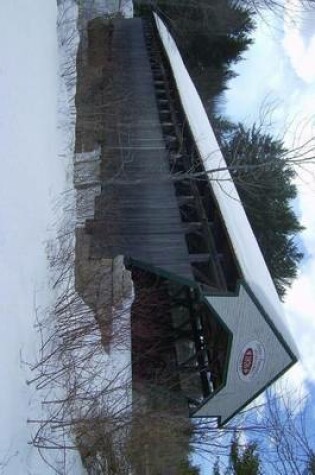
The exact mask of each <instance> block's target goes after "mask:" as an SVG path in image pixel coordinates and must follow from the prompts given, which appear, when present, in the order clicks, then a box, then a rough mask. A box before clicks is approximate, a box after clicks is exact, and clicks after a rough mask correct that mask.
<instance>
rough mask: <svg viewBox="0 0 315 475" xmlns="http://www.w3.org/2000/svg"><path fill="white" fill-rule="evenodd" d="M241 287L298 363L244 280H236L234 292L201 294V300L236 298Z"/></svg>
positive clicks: (293, 358)
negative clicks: (207, 298)
mask: <svg viewBox="0 0 315 475" xmlns="http://www.w3.org/2000/svg"><path fill="white" fill-rule="evenodd" d="M241 286H243V287H244V289H245V291H246V292H247V294H248V295H249V296H250V297H251V299H252V301H253V302H254V304H255V305H256V307H257V308H258V310H259V312H260V313H261V315H262V317H263V319H264V320H265V321H266V323H267V324H268V325H269V327H270V328H271V329H272V331H273V333H274V334H275V335H276V337H277V338H278V340H279V342H280V343H281V345H282V346H283V347H284V349H285V351H286V352H287V353H288V355H289V356H290V357H291V358H292V360H295V362H297V361H298V358H297V355H295V354H294V352H293V351H292V350H291V348H290V346H289V344H288V343H287V342H286V340H285V339H284V337H283V336H282V334H281V333H280V331H279V330H278V328H277V326H276V324H275V323H274V322H273V321H272V319H271V318H270V316H269V315H268V314H267V312H266V310H265V309H264V307H263V306H262V304H261V303H260V301H259V300H258V298H257V297H256V295H255V294H254V292H253V291H252V289H251V287H250V285H249V284H248V283H247V282H246V281H245V280H244V279H240V280H238V282H237V286H236V288H235V292H228V291H227V292H221V293H220V292H216V293H209V294H207V293H205V292H203V293H202V296H203V298H206V297H210V298H211V297H238V296H239V293H240V289H241ZM207 303H208V304H209V306H211V303H210V302H207ZM211 308H212V306H211ZM284 325H285V323H284Z"/></svg>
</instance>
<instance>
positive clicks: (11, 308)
mask: <svg viewBox="0 0 315 475" xmlns="http://www.w3.org/2000/svg"><path fill="white" fill-rule="evenodd" d="M67 7H68V8H67V14H65V15H64V19H65V17H67V22H68V23H67V25H66V26H65V27H64V32H63V31H59V34H60V35H61V37H63V38H64V37H65V36H64V34H65V32H66V31H67V32H70V31H71V34H73V33H74V32H73V24H75V18H73V17H72V18H70V17H69V15H73V14H76V8H75V6H74V2H68V5H67ZM60 8H61V7H60ZM59 21H60V22H61V23H59V30H60V29H61V25H63V24H64V23H63V20H61V19H60V17H59ZM56 22H57V8H56V1H55V0H45V2H43V1H42V0H12V1H10V2H0V29H1V35H2V36H1V44H0V57H1V66H0V101H1V110H0V124H1V125H0V143H1V157H2V159H1V174H0V203H1V208H0V218H1V230H2V232H1V239H0V261H1V269H2V272H1V275H0V279H1V280H0V301H1V315H0V325H1V327H0V339H1V342H0V374H1V379H2V388H1V393H0V407H1V412H0V473H3V474H6V475H7V474H8V475H10V474H12V475H19V474H26V473H30V474H32V475H37V474H38V475H43V474H48V473H55V471H54V470H52V469H51V468H49V467H48V465H47V464H46V463H45V462H44V461H43V460H42V458H41V457H40V455H39V453H38V451H37V450H36V449H35V448H34V447H33V446H32V445H30V444H29V441H30V440H31V427H30V425H29V424H28V423H27V418H29V417H36V418H39V417H41V414H42V411H41V408H40V407H39V406H38V396H37V394H36V393H35V392H34V388H33V386H29V385H27V384H26V380H27V379H29V378H30V377H31V376H32V375H31V373H30V371H29V366H28V365H29V363H31V362H32V361H34V359H35V358H36V355H37V349H38V346H39V335H38V333H37V332H36V330H35V329H34V323H35V319H36V314H37V310H38V309H39V308H45V307H47V306H49V305H50V304H51V299H52V294H51V291H50V286H49V269H48V261H47V257H46V244H45V243H46V241H47V240H48V239H49V238H53V237H54V236H55V233H56V230H55V222H56V219H58V216H59V215H60V213H62V208H61V210H60V207H58V206H54V204H55V203H56V199H57V197H58V196H59V195H60V194H61V193H62V192H63V191H64V190H65V187H66V186H68V183H69V177H70V174H71V170H70V171H69V170H68V167H69V164H70V161H69V160H70V158H71V155H69V150H70V149H69V147H70V145H71V143H73V130H74V129H73V124H74V121H73V116H71V114H72V113H73V106H74V103H73V97H72V98H71V97H70V98H69V91H70V89H71V88H72V91H73V87H74V86H75V82H74V81H75V77H72V84H71V85H70V82H71V81H70V78H69V74H65V69H64V64H62V61H61V64H60V69H59V73H60V74H59V75H58V68H59V65H58V39H57V30H56ZM73 22H74V23H73ZM70 25H72V29H71V28H70ZM68 39H69V38H68ZM59 47H61V49H59V54H60V57H61V58H62V57H63V58H65V57H66V55H67V53H68V52H69V51H68V52H67V51H66V47H65V44H64V45H60V44H59ZM69 47H70V42H68V48H69ZM71 48H74V49H75V48H76V44H75V41H74V43H72V46H71ZM73 51H74V50H73ZM72 72H73V71H72ZM71 101H72V103H71ZM71 104H72V105H71ZM66 123H67V124H68V128H65V124H66ZM70 124H72V129H71V127H70V128H69V125H70ZM58 126H59V130H58ZM62 130H63V132H62ZM67 154H68V155H67ZM57 210H58V214H56V211H57ZM72 467H73V471H74V472H73V473H76V474H80V473H83V472H82V468H81V466H80V463H79V460H78V458H73V460H72Z"/></svg>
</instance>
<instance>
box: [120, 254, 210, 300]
mask: <svg viewBox="0 0 315 475" xmlns="http://www.w3.org/2000/svg"><path fill="white" fill-rule="evenodd" d="M124 262H125V266H126V267H127V268H128V267H131V266H135V267H139V268H140V269H143V270H145V271H148V272H151V273H152V274H156V275H158V276H160V277H164V278H165V279H167V280H171V281H173V282H176V283H178V284H180V285H185V286H186V287H190V288H193V289H195V290H197V291H198V294H200V293H201V289H200V286H199V284H198V283H197V282H196V281H194V280H190V279H186V278H185V277H181V276H180V275H178V274H174V273H173V272H169V271H167V270H165V269H163V268H162V267H157V266H155V265H153V264H150V263H149V262H145V261H140V260H137V259H133V258H132V257H125V259H124Z"/></svg>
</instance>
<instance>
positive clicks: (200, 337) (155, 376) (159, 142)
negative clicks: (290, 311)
mask: <svg viewBox="0 0 315 475" xmlns="http://www.w3.org/2000/svg"><path fill="white" fill-rule="evenodd" d="M87 41H88V45H87V46H88V49H87V50H88V56H87V64H86V69H87V74H86V81H87V84H89V83H90V84H93V87H90V88H89V87H87V88H86V90H87V91H88V92H87V94H86V97H85V98H84V99H83V101H82V104H81V108H80V109H79V112H78V113H79V114H80V110H81V113H82V117H81V118H80V116H79V120H78V124H79V125H78V126H77V137H76V140H77V146H78V144H79V143H80V144H89V145H88V146H89V147H95V146H99V147H100V150H101V152H100V185H101V192H100V194H99V196H97V197H96V199H95V212H94V217H93V218H90V219H88V220H86V222H85V232H86V233H88V234H89V235H90V236H91V241H90V242H91V244H90V248H89V258H90V259H100V258H112V257H115V256H117V255H124V256H125V258H126V264H127V265H128V267H129V268H130V269H131V271H132V276H133V281H134V286H135V300H134V304H133V311H132V342H133V375H134V381H135V384H136V383H137V382H141V384H143V383H145V382H146V383H147V384H148V385H155V387H156V385H158V386H159V387H160V388H161V387H162V388H164V389H165V391H167V393H168V394H169V395H170V399H171V400H172V403H174V401H175V403H174V404H177V401H181V402H182V401H183V400H185V401H187V402H188V404H189V410H190V414H191V415H196V416H218V417H219V418H220V421H221V423H224V422H225V421H227V420H228V419H229V418H230V417H231V416H232V415H233V414H235V413H236V412H237V411H238V410H239V409H240V408H241V407H243V406H244V405H245V404H247V403H248V402H249V401H250V400H251V399H252V398H253V397H255V396H256V395H257V394H258V393H259V392H260V391H262V390H263V389H264V388H265V387H266V386H267V385H268V384H270V382H271V381H273V380H274V379H275V378H276V377H278V376H279V375H280V374H281V373H282V372H283V371H284V370H286V369H287V368H289V367H290V366H291V364H293V362H295V361H296V354H297V352H296V349H295V346H294V343H293V341H292V339H291V337H290V334H289V332H288V331H287V329H286V326H285V324H284V323H283V321H282V317H281V307H280V304H279V301H278V297H277V295H276V291H275V289H274V287H273V284H272V281H271V278H270V275H269V272H268V270H267V268H266V265H265V263H264V261H263V258H262V255H261V253H260V251H259V248H258V245H257V242H256V240H255V238H254V236H253V233H252V231H251V228H250V225H249V223H248V221H247V218H246V215H245V213H244V210H243V207H242V205H241V203H240V201H239V199H238V195H237V192H236V190H235V187H234V185H233V183H232V181H231V177H230V176H229V173H228V171H226V172H225V173H227V177H226V176H225V178H224V180H222V182H220V177H218V176H213V175H212V174H210V173H209V169H210V170H211V169H214V168H217V164H218V163H220V168H222V163H223V162H224V159H223V157H222V155H221V153H220V150H219V147H218V145H217V142H216V141H215V138H214V135H213V132H212V129H211V126H210V124H209V122H208V119H207V117H206V114H205V112H204V110H203V109H202V105H201V103H200V99H199V97H198V95H197V93H196V91H195V89H194V87H193V85H192V83H191V80H190V78H189V75H188V73H187V71H186V68H185V66H184V64H183V62H182V60H181V57H180V54H179V52H178V50H177V48H176V45H175V43H174V41H173V39H172V38H171V36H170V34H169V32H168V31H167V29H166V27H165V25H164V24H163V22H162V21H161V20H160V19H159V18H158V17H157V16H155V17H154V19H152V20H146V21H144V20H142V19H140V18H135V19H132V20H115V21H108V20H105V19H101V18H100V19H96V20H93V21H92V22H90V24H89V30H88V39H87ZM200 107H201V108H200ZM89 108H92V109H91V110H93V112H89V111H90V109H89ZM89 114H90V115H89ZM86 117H88V119H90V118H91V117H92V119H93V120H92V119H91V121H92V123H93V126H92V127H90V126H89V127H87V126H86V121H87V120H88V119H86ZM88 123H89V124H90V121H89V120H88ZM200 124H201V125H200ZM200 127H201V128H200ZM199 129H200V130H199ZM198 131H199V132H200V134H199V135H198V133H199V132H198ZM205 137H206V138H205ZM209 167H210V168H209ZM226 178H228V180H227V182H228V185H225V184H224V183H225V182H226ZM225 186H228V190H227V189H224V187H225ZM253 259H254V261H253ZM254 266H256V270H257V272H256V274H255V272H253V267H254ZM175 395H177V396H178V397H177V398H176V397H175ZM183 396H184V398H183ZM181 402H178V404H179V405H180V404H181Z"/></svg>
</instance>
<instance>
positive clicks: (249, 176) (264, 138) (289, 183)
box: [216, 120, 303, 297]
mask: <svg viewBox="0 0 315 475" xmlns="http://www.w3.org/2000/svg"><path fill="white" fill-rule="evenodd" d="M219 128H220V133H219V141H220V144H221V148H222V152H223V155H224V157H225V158H226V161H227V164H228V166H229V169H230V171H231V174H232V177H233V180H234V182H235V185H236V187H237V190H238V192H239V195H240V199H241V200H242V203H243V205H244V208H245V211H246V214H247V216H248V219H249V221H250V223H251V226H252V228H253V231H254V233H255V236H256V238H257V241H258V244H259V246H260V248H261V251H262V253H263V256H264V258H265V261H266V264H267V266H268V268H269V271H270V273H271V275H272V277H273V280H274V283H275V286H276V288H277V291H278V293H279V295H280V297H283V296H284V295H285V292H286V289H287V288H288V287H289V286H290V285H291V284H292V282H293V280H294V278H295V277H296V275H297V266H298V264H299V262H300V261H301V259H302V257H303V254H302V252H301V251H300V250H299V248H298V245H297V243H296V239H295V238H296V236H297V235H298V234H299V233H300V232H301V231H302V230H303V227H302V226H301V225H300V223H299V221H298V219H297V216H296V215H295V213H294V210H293V209H292V200H293V199H294V198H296V195H297V189H296V186H295V185H294V183H293V179H294V177H295V171H294V170H293V168H292V167H291V166H290V164H289V163H288V160H287V159H286V157H287V150H286V149H285V147H284V145H283V143H282V142H281V141H280V140H276V139H273V138H272V137H271V136H270V135H269V134H265V133H263V132H262V131H261V129H260V128H259V127H257V126H255V125H254V126H253V127H251V128H249V129H246V128H245V127H244V126H243V125H241V124H238V125H234V124H231V123H229V122H228V121H225V120H219V121H217V123H216V130H217V132H218V130H219Z"/></svg>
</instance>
